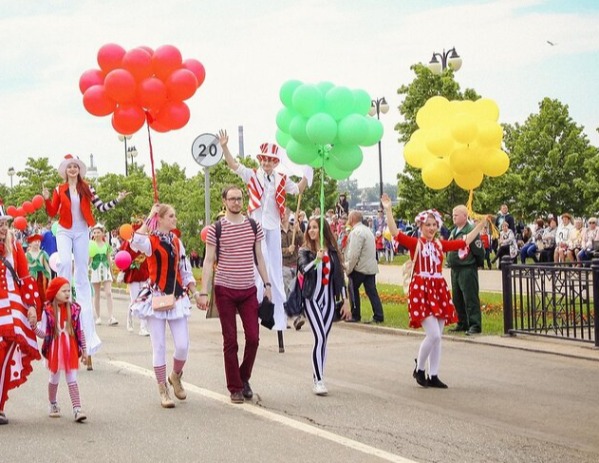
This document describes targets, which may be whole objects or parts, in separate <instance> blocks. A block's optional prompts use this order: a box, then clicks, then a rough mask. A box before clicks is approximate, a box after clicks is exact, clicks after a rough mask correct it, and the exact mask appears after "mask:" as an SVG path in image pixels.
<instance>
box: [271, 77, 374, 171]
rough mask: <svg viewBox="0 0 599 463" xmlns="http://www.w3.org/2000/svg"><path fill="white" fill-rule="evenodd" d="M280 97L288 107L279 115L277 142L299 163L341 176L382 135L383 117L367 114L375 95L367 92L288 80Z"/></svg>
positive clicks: (360, 162)
mask: <svg viewBox="0 0 599 463" xmlns="http://www.w3.org/2000/svg"><path fill="white" fill-rule="evenodd" d="M279 97H280V99H281V102H282V103H283V105H284V107H283V108H282V109H281V110H280V111H279V112H278V114H277V127H278V130H277V135H276V138H277V143H278V144H279V145H281V146H282V147H284V148H285V149H286V150H287V155H288V156H289V159H291V161H293V162H294V163H296V164H300V165H309V166H311V167H314V168H321V167H324V170H325V171H326V173H327V174H328V175H329V176H330V177H332V178H334V179H336V180H343V179H346V178H348V177H349V176H350V175H351V173H352V172H353V171H354V170H355V169H357V168H358V167H359V166H360V164H362V159H363V155H362V149H361V148H360V146H372V145H375V144H376V143H377V142H378V141H379V140H380V139H381V137H382V136H383V125H382V124H381V123H380V121H379V120H378V119H375V118H373V117H370V116H367V114H368V111H370V106H371V99H370V96H369V95H368V93H366V92H365V91H364V90H351V89H349V88H347V87H336V86H335V85H334V84H332V83H331V82H320V83H319V84H316V85H313V84H304V83H302V82H300V81H299V80H289V81H287V82H285V83H284V84H283V85H282V86H281V90H280V92H279ZM358 145H360V146H358Z"/></svg>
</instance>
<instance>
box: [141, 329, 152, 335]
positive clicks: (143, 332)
mask: <svg viewBox="0 0 599 463" xmlns="http://www.w3.org/2000/svg"><path fill="white" fill-rule="evenodd" d="M139 335H140V336H150V333H149V332H148V330H146V329H145V328H140V329H139Z"/></svg>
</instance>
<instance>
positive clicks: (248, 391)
mask: <svg viewBox="0 0 599 463" xmlns="http://www.w3.org/2000/svg"><path fill="white" fill-rule="evenodd" d="M241 393H242V394H243V397H244V398H246V399H251V398H252V397H254V391H252V387H251V386H250V383H249V381H244V382H243V391H241Z"/></svg>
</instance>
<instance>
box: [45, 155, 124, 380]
mask: <svg viewBox="0 0 599 463" xmlns="http://www.w3.org/2000/svg"><path fill="white" fill-rule="evenodd" d="M86 172H87V167H86V166H85V164H84V163H83V161H81V160H80V159H79V158H78V157H76V156H73V155H71V154H67V155H66V156H65V157H64V159H63V160H62V162H61V163H60V165H59V166H58V173H59V175H60V176H61V177H62V178H63V179H64V182H63V183H61V184H60V185H58V186H57V187H56V188H55V189H54V191H53V193H52V199H50V192H49V191H48V189H47V188H45V187H44V189H43V190H42V195H43V197H44V199H45V200H46V212H47V213H48V216H49V217H54V216H56V215H58V216H59V219H58V227H57V231H56V246H57V249H58V256H59V259H58V270H57V272H56V273H57V274H58V275H59V276H61V277H63V278H66V279H67V280H69V281H71V279H72V278H73V276H74V278H75V294H76V299H77V303H78V304H79V305H80V306H81V324H82V326H83V331H84V332H85V340H86V347H87V354H88V362H87V369H88V370H91V369H93V368H92V360H91V358H92V355H93V354H94V353H96V352H97V351H98V349H99V348H100V346H101V344H102V342H101V341H100V338H99V337H98V335H97V333H96V327H95V324H94V313H93V312H94V311H93V308H92V297H91V285H90V282H89V276H88V270H87V269H88V259H89V232H88V227H93V226H94V225H95V223H96V220H95V219H94V216H93V214H92V206H94V207H95V208H96V209H98V211H100V212H106V211H108V210H110V209H112V208H114V207H115V206H116V205H117V204H118V203H119V202H120V201H122V200H123V199H125V198H126V197H127V195H128V194H129V193H128V192H126V191H121V192H120V193H119V195H118V196H117V198H116V199H113V200H112V201H109V202H107V203H104V202H103V201H102V200H101V199H100V198H99V197H98V195H97V194H96V190H94V188H93V186H91V185H90V184H88V183H87V182H86V181H85V180H84V178H85V173H86ZM73 262H74V264H75V273H74V275H73Z"/></svg>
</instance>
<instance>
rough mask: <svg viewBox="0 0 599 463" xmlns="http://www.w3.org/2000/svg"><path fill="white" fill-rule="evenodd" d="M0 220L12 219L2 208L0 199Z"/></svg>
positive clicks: (2, 204)
mask: <svg viewBox="0 0 599 463" xmlns="http://www.w3.org/2000/svg"><path fill="white" fill-rule="evenodd" d="M0 220H12V216H10V215H8V214H7V213H6V211H5V210H4V203H3V202H2V200H1V199H0Z"/></svg>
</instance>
